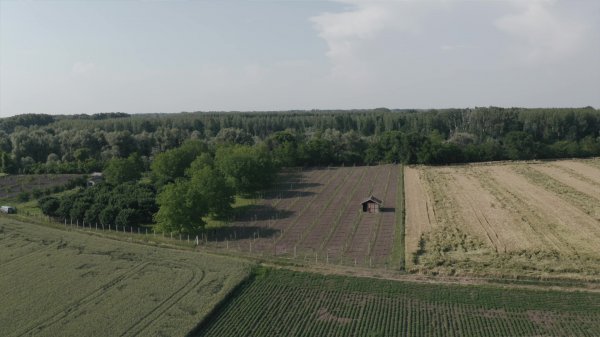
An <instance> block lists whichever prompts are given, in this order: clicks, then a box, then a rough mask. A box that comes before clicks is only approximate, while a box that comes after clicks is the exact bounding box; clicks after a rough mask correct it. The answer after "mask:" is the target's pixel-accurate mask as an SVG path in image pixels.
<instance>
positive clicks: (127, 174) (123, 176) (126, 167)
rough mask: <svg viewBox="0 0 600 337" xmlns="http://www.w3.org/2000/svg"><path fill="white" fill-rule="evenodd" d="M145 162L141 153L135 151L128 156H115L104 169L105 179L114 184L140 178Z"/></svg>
mask: <svg viewBox="0 0 600 337" xmlns="http://www.w3.org/2000/svg"><path fill="white" fill-rule="evenodd" d="M143 170H144V163H143V162H142V158H141V157H140V155H139V154H137V153H134V154H132V155H130V156H129V157H128V158H113V159H111V160H110V161H109V162H108V165H107V166H106V168H105V169H104V179H106V182H107V183H109V184H112V185H119V184H122V183H125V182H128V181H134V180H138V179H140V177H141V176H142V172H143Z"/></svg>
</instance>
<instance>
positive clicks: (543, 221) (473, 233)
mask: <svg viewBox="0 0 600 337" xmlns="http://www.w3.org/2000/svg"><path fill="white" fill-rule="evenodd" d="M405 185H406V211H407V215H406V256H407V265H408V268H409V269H411V270H420V271H427V272H431V271H434V272H440V273H450V274H454V273H458V274H460V273H465V272H466V273H477V274H481V273H485V274H491V275H514V276H516V275H520V276H533V277H555V276H558V277H567V278H587V279H594V280H597V279H598V277H599V275H600V159H589V160H562V161H553V162H514V163H496V164H493V163H489V164H487V163H486V164H471V165H462V166H446V167H407V168H406V169H405Z"/></svg>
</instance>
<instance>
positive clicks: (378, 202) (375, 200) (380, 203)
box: [361, 195, 383, 206]
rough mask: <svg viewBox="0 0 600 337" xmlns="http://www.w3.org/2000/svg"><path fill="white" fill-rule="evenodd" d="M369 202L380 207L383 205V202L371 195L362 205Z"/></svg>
mask: <svg viewBox="0 0 600 337" xmlns="http://www.w3.org/2000/svg"><path fill="white" fill-rule="evenodd" d="M369 201H371V202H374V203H376V204H378V205H379V206H381V205H382V204H383V201H381V200H379V199H377V198H375V197H374V196H373V195H371V196H370V197H368V198H367V199H365V200H363V202H361V204H364V203H366V202H369Z"/></svg>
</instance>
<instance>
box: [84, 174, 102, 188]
mask: <svg viewBox="0 0 600 337" xmlns="http://www.w3.org/2000/svg"><path fill="white" fill-rule="evenodd" d="M102 180H104V177H103V176H102V172H94V173H92V174H90V178H89V179H88V181H87V186H88V187H91V186H94V185H96V184H97V183H101V182H102Z"/></svg>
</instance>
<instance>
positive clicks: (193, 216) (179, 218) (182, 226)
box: [154, 179, 208, 233]
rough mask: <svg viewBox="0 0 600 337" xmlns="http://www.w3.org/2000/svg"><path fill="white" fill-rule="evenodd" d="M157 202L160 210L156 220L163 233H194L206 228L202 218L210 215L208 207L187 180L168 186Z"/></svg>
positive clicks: (177, 181) (179, 180) (198, 192)
mask: <svg viewBox="0 0 600 337" xmlns="http://www.w3.org/2000/svg"><path fill="white" fill-rule="evenodd" d="M156 202H157V203H158V205H159V206H160V208H159V210H158V212H157V213H156V215H155V216H154V220H155V221H156V222H157V225H158V227H157V228H158V229H159V230H160V231H161V232H187V233H194V232H196V231H198V230H199V229H200V228H202V226H204V223H205V222H204V220H203V219H202V217H204V216H206V215H207V214H208V205H207V204H206V200H205V199H204V198H202V196H201V193H200V191H198V190H196V189H193V188H190V184H189V182H188V181H187V180H185V179H178V180H176V181H175V182H174V183H170V184H168V185H166V186H165V187H164V188H163V190H162V191H161V192H160V193H159V194H158V196H157V198H156Z"/></svg>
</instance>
